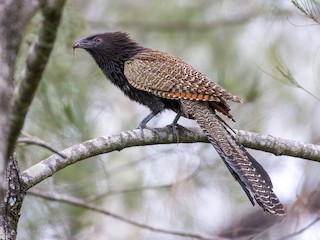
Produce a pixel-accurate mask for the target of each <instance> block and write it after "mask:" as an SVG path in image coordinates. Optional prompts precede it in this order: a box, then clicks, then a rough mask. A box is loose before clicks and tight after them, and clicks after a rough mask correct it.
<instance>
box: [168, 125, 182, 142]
mask: <svg viewBox="0 0 320 240" xmlns="http://www.w3.org/2000/svg"><path fill="white" fill-rule="evenodd" d="M166 127H167V128H170V129H171V131H172V133H173V135H174V136H175V137H176V139H177V143H179V130H178V128H181V129H185V127H183V126H181V125H179V124H177V123H171V124H168V125H167V126H166Z"/></svg>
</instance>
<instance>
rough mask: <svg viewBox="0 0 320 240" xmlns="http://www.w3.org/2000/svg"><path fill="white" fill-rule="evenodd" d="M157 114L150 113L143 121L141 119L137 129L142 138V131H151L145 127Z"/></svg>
mask: <svg viewBox="0 0 320 240" xmlns="http://www.w3.org/2000/svg"><path fill="white" fill-rule="evenodd" d="M157 114H158V113H154V112H151V113H150V114H149V115H148V116H146V117H145V118H144V119H142V121H141V122H140V123H139V125H138V127H137V128H139V129H140V133H141V137H142V138H144V133H143V129H144V128H146V129H149V130H151V131H152V129H151V128H149V127H147V123H148V122H149V121H150V120H151V119H152V118H154V117H155V116H156V115H157Z"/></svg>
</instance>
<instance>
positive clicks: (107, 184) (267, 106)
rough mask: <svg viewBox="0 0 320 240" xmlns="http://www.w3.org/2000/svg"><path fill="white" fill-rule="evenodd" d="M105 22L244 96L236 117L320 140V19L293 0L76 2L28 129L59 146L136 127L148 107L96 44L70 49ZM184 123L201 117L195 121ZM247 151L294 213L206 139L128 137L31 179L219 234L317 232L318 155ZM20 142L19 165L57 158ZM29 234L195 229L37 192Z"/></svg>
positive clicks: (24, 225) (26, 214) (158, 123)
mask: <svg viewBox="0 0 320 240" xmlns="http://www.w3.org/2000/svg"><path fill="white" fill-rule="evenodd" d="M300 2H301V1H300ZM302 2H304V3H307V2H309V1H302ZM311 6H312V5H311ZM318 13H319V12H318ZM39 21H41V18H40V16H35V17H34V19H33V22H32V24H31V25H30V26H29V28H28V31H27V32H26V35H25V41H24V44H23V48H22V50H21V53H20V65H21V66H20V65H19V66H18V71H17V75H19V68H21V67H22V64H23V62H24V59H25V56H26V51H27V49H28V47H29V43H30V41H33V40H34V38H35V36H36V34H37V30H38V28H37V27H38V23H39ZM106 31H125V32H128V33H129V34H130V35H131V36H132V38H133V39H135V40H136V41H137V42H139V43H140V44H141V45H143V46H145V47H149V48H153V49H157V50H161V51H164V52H168V53H170V54H172V55H175V56H177V57H180V58H182V59H184V60H186V61H187V62H188V63H190V64H191V65H192V66H194V67H196V68H197V69H198V70H200V71H201V72H203V73H205V74H206V75H207V76H209V77H210V78H211V79H212V80H214V81H216V82H218V83H219V84H220V85H222V86H224V87H225V88H226V89H228V90H229V91H230V92H232V93H234V94H235V95H238V96H240V97H242V98H244V99H245V100H246V102H245V103H244V104H241V105H239V104H232V105H231V108H232V112H231V113H232V115H233V116H234V117H235V119H236V123H230V125H231V126H232V127H234V128H236V129H243V130H248V131H253V132H257V133H265V134H271V135H273V136H276V137H282V138H287V139H291V140H297V141H303V142H308V143H313V144H319V142H320V131H319V118H320V109H319V100H318V99H316V98H315V97H314V96H312V95H315V96H318V97H319V95H320V94H319V89H320V82H319V77H320V76H319V64H320V54H319V47H320V41H319V39H320V31H319V25H318V24H316V23H315V22H313V21H311V20H310V19H308V18H307V17H305V16H304V15H303V14H302V13H301V11H299V10H298V9H297V8H296V7H295V6H294V5H293V4H292V3H291V1H279V0H270V1H262V0H261V1H260V0H259V1H257V0H255V1H253V0H250V1H244V0H238V1H233V0H225V1H219V0H215V1H212V0H198V1H192V0H162V1H148V0H135V1H129V0H121V1H116V0H107V1H102V0H92V1H84V0H77V1H76V0H69V1H68V2H67V5H66V7H65V9H64V17H63V21H62V24H61V28H60V31H59V35H58V38H57V42H56V44H55V47H54V49H53V53H52V56H51V59H50V62H49V65H48V66H47V68H46V72H45V75H44V78H43V79H42V82H41V84H40V86H39V89H38V92H37V96H36V98H35V100H34V102H33V105H32V107H31V110H30V112H29V114H28V117H27V120H26V125H25V128H24V132H25V134H30V135H33V136H37V137H39V138H41V139H43V140H45V141H47V142H49V143H50V144H51V145H52V146H53V147H54V148H56V149H61V150H62V149H64V148H66V147H68V146H71V145H73V144H76V143H79V142H82V141H85V140H88V139H91V138H96V137H99V136H105V135H110V134H117V133H119V132H121V131H124V130H129V129H133V128H136V126H137V125H138V123H139V122H140V120H141V119H143V118H144V117H145V116H146V115H147V114H148V113H149V110H148V109H147V108H145V107H143V106H139V105H138V104H136V103H134V102H131V101H130V100H129V99H127V98H126V97H125V96H124V95H123V94H122V93H121V92H120V90H118V89H117V88H116V87H115V86H113V85H111V83H110V82H109V81H108V80H107V79H105V77H104V76H103V74H102V72H101V71H100V69H99V68H98V67H97V66H96V64H95V63H94V61H93V59H92V58H91V56H90V55H89V54H88V53H86V52H85V51H83V50H77V52H76V57H73V53H72V45H73V43H74V42H75V41H76V40H77V39H79V38H82V37H86V36H88V35H91V34H93V33H97V32H106ZM18 77H19V76H17V78H18ZM174 116H175V114H173V113H172V112H169V111H168V112H165V113H163V114H162V115H160V116H158V117H157V118H156V119H154V120H152V121H151V122H150V123H149V126H150V127H162V126H165V125H167V124H169V123H171V121H172V120H173V118H174ZM179 123H180V124H181V125H185V126H195V123H194V122H193V121H190V120H186V119H181V120H180V121H179ZM250 152H251V153H252V154H253V156H254V157H255V158H256V159H257V160H258V161H259V162H260V163H261V164H262V165H263V167H264V168H265V169H266V170H267V171H268V172H269V174H270V176H271V178H272V181H273V184H274V191H275V193H276V194H277V195H278V196H279V198H280V200H281V201H282V202H283V203H284V204H285V207H286V210H287V211H288V216H287V217H286V218H285V219H283V218H274V217H271V216H268V215H265V214H264V213H263V212H262V210H261V208H259V207H258V206H255V207H252V205H251V203H250V202H249V200H248V199H247V197H246V195H245V194H244V192H243V190H242V189H241V188H240V186H239V185H238V183H237V182H236V181H234V179H233V177H232V176H231V174H230V173H229V171H228V170H227V168H226V167H225V165H224V163H223V162H222V160H221V159H220V158H219V156H218V155H217V153H216V152H215V150H214V149H213V148H212V146H211V145H209V144H203V143H201V144H198V143H197V144H172V145H166V146H146V147H139V148H129V149H125V150H122V151H121V152H114V153H111V154H105V155H101V156H98V157H95V158H91V159H86V160H84V161H82V162H79V163H76V164H74V165H72V166H70V167H67V168H65V169H63V170H62V171H60V172H58V173H57V174H55V175H54V176H52V177H51V178H49V179H47V180H46V181H44V182H42V183H41V184H39V185H37V186H36V187H34V189H37V190H41V191H42V192H48V193H50V192H54V193H59V194H62V195H66V196H74V197H77V198H81V199H84V200H86V201H87V202H90V203H92V204H95V205H97V206H99V207H102V208H104V209H107V210H109V211H111V212H113V213H116V214H118V215H121V216H123V217H126V218H128V219H131V220H133V221H136V222H139V223H142V224H147V225H149V226H153V227H156V228H160V229H168V230H175V231H179V232H186V233H190V232H191V233H196V234H200V235H204V236H209V237H210V236H211V237H212V238H213V239H214V237H215V236H221V237H226V238H231V237H234V238H235V237H239V236H243V237H244V238H243V239H248V238H249V237H248V236H249V235H250V234H253V235H254V238H252V239H287V238H285V237H286V236H288V235H289V236H290V239H320V221H317V219H318V220H319V217H320V215H319V213H320V212H319V205H318V206H317V204H319V203H318V200H317V199H319V197H320V195H319V192H318V191H319V179H320V177H319V171H320V165H319V163H316V162H312V161H306V160H303V159H297V158H292V157H285V156H279V157H277V156H274V155H272V154H269V153H265V152H261V151H253V150H250ZM18 153H19V161H20V162H21V164H20V169H21V170H24V169H26V168H28V167H30V166H31V165H33V164H35V163H37V162H39V161H40V160H42V159H44V158H46V157H48V156H50V153H48V152H47V151H45V150H42V149H39V147H32V146H28V147H20V148H19V149H18ZM301 230H303V231H301ZM18 232H19V235H18V239H112V240H113V239H153V240H157V239H164V240H171V239H187V238H184V237H178V236H174V235H168V234H161V233H157V232H154V231H149V230H145V229H141V228H138V227H135V226H132V225H129V224H127V223H124V222H121V221H118V220H116V219H114V218H111V217H107V216H104V215H102V214H99V213H96V212H92V211H88V210H86V209H83V208H79V207H75V206H71V205H67V204H64V203H59V202H50V201H47V200H44V199H41V198H38V197H35V196H32V195H30V196H28V197H27V198H26V199H25V202H24V206H23V209H22V217H21V221H20V223H19V229H18ZM290 234H292V236H291V235H290Z"/></svg>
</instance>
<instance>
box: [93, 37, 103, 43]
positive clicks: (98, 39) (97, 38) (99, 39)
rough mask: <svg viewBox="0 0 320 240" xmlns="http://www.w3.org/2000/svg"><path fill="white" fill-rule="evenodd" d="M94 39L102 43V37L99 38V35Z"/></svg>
mask: <svg viewBox="0 0 320 240" xmlns="http://www.w3.org/2000/svg"><path fill="white" fill-rule="evenodd" d="M94 41H95V42H96V43H101V42H102V39H101V38H99V37H96V38H95V39H94Z"/></svg>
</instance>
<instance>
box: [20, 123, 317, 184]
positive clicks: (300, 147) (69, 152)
mask: <svg viewBox="0 0 320 240" xmlns="http://www.w3.org/2000/svg"><path fill="white" fill-rule="evenodd" d="M178 131H179V142H180V143H194V142H208V140H207V137H206V136H205V135H204V134H203V133H202V131H201V130H200V129H198V128H188V129H187V128H183V129H182V128H179V129H178ZM237 132H238V134H237V135H236V137H237V139H238V140H239V141H240V142H241V143H242V144H243V145H244V146H246V147H250V148H254V149H258V150H263V151H267V152H270V153H274V154H276V155H283V154H285V155H287V156H293V157H301V158H305V159H309V160H312V161H320V146H317V145H312V144H307V143H302V142H296V141H291V140H286V139H281V138H276V137H272V136H270V135H260V134H256V133H251V132H245V131H237ZM140 134H141V133H140V130H130V131H126V132H122V133H120V134H118V135H110V136H105V137H99V138H96V139H92V140H88V141H86V142H83V143H80V144H76V145H73V146H71V147H69V148H66V149H64V150H62V151H61V152H60V154H62V155H63V156H65V158H62V157H61V156H59V155H58V154H54V155H52V156H51V157H49V158H47V159H44V160H42V161H41V162H39V163H38V164H35V165H34V166H32V167H30V168H28V169H26V170H25V171H24V172H22V174H21V181H22V183H23V184H24V187H25V189H29V188H31V187H32V186H34V185H36V184H38V183H39V182H41V181H43V180H44V179H46V178H48V177H50V176H52V175H53V174H54V173H56V172H57V171H59V170H61V169H63V168H65V167H67V166H69V165H71V164H73V163H75V162H78V161H80V160H83V159H86V158H89V157H93V156H96V155H99V154H104V153H109V152H112V151H120V150H122V149H124V148H128V147H133V146H145V145H155V144H170V143H174V144H176V143H177V139H176V136H175V135H174V134H172V131H171V128H160V129H154V130H153V131H150V130H147V129H145V130H144V139H142V138H141V135H140Z"/></svg>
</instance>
